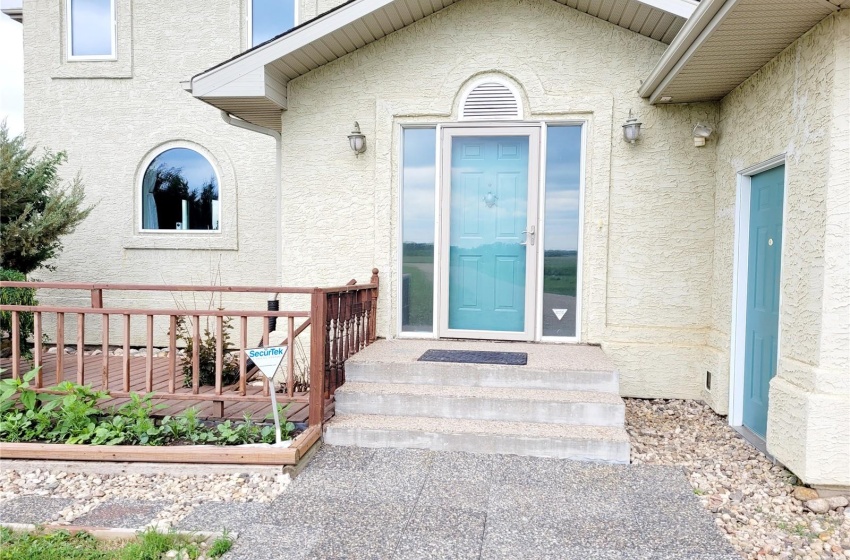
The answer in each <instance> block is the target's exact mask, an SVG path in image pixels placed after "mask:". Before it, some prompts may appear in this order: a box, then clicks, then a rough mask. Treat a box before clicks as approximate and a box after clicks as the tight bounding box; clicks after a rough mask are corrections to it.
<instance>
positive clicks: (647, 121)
mask: <svg viewBox="0 0 850 560" xmlns="http://www.w3.org/2000/svg"><path fill="white" fill-rule="evenodd" d="M522 45H525V47H522ZM531 45H533V48H529V47H528V46H531ZM663 51H664V45H663V44H661V43H658V42H656V41H653V40H651V39H648V38H645V37H642V36H640V35H637V34H634V33H632V32H630V31H628V30H625V29H622V28H619V27H616V26H614V25H611V24H609V23H606V22H603V21H601V20H599V19H596V18H593V17H591V16H588V15H586V14H582V13H580V12H577V11H575V10H572V9H569V8H566V7H565V6H563V5H559V4H557V3H554V2H548V1H542V0H498V1H496V2H492V1H491V2H483V1H481V0H465V1H464V2H461V3H458V4H457V5H454V6H451V7H449V8H447V9H446V10H443V11H441V12H439V13H437V14H435V15H434V16H432V17H429V18H426V19H425V20H422V21H420V22H418V23H416V24H414V25H412V26H410V27H408V28H405V29H404V30H402V31H400V32H397V33H395V34H393V35H391V36H389V37H386V38H384V39H382V40H380V41H377V42H376V43H373V44H371V45H368V46H366V47H364V48H363V49H360V50H359V51H357V52H355V53H353V54H351V55H349V56H346V57H344V58H342V59H340V60H338V61H335V62H333V63H331V64H328V65H326V66H324V67H322V68H319V69H317V70H315V71H313V72H311V73H309V74H307V75H305V76H303V77H301V78H298V79H296V80H293V81H292V82H291V83H290V91H289V102H290V107H289V110H288V111H287V112H285V113H284V115H283V130H284V145H283V155H284V168H285V169H286V177H285V179H284V190H285V192H287V193H289V195H288V196H286V197H285V199H284V209H283V210H284V217H285V221H286V223H287V224H288V227H287V232H285V234H284V243H283V245H284V249H283V251H284V254H283V261H284V262H285V263H288V264H291V265H292V266H291V268H284V271H283V273H284V282H286V283H291V282H295V281H296V280H299V279H303V278H305V275H306V278H307V279H308V282H309V283H320V284H321V283H325V282H329V281H331V280H333V279H334V278H335V277H337V276H338V275H339V273H340V271H342V273H343V276H356V275H359V274H362V272H361V271H362V270H364V269H367V268H368V267H371V266H372V265H375V266H377V267H378V268H379V269H381V271H382V279H383V281H384V286H385V289H384V290H383V291H382V295H381V301H380V321H379V324H380V327H379V329H380V333H381V334H382V335H385V336H394V335H396V334H397V332H396V331H397V329H396V322H395V317H396V312H397V309H396V305H395V301H396V299H397V295H398V282H397V281H396V280H397V275H396V272H397V270H396V269H397V258H396V255H397V254H398V246H397V234H398V219H397V208H398V191H399V188H398V173H397V167H398V164H399V162H398V147H399V127H400V125H401V124H406V123H438V122H453V121H456V120H457V108H456V106H455V104H456V102H457V99H456V97H457V95H458V93H459V92H460V91H461V90H462V89H463V87H464V85H465V84H467V83H468V82H469V81H470V80H471V79H474V78H476V77H478V76H480V75H484V74H499V75H502V76H505V77H507V78H508V79H510V80H513V81H514V82H515V83H516V84H517V85H518V86H519V87H520V89H521V90H522V91H523V92H524V103H525V105H526V110H527V111H528V113H527V115H528V119H529V120H537V121H539V120H551V121H557V120H565V119H583V120H586V121H587V127H588V145H587V160H586V166H587V183H586V191H585V204H584V210H585V226H584V255H583V262H582V264H583V267H584V281H583V285H582V289H583V302H584V305H583V310H582V331H583V334H582V340H583V341H584V342H591V343H601V344H603V346H604V347H605V349H606V350H607V351H608V352H609V353H610V354H611V355H612V357H613V358H614V359H615V361H616V362H617V365H618V366H619V367H620V369H621V372H622V385H621V387H622V391H623V393H624V394H627V395H637V396H668V397H696V396H698V395H699V390H700V389H699V388H700V386H701V383H702V374H701V373H700V372H701V368H702V366H703V362H704V347H705V342H706V335H707V333H708V328H709V325H710V311H711V297H710V294H711V292H710V278H711V271H712V255H711V254H712V249H713V243H714V242H713V227H714V224H713V215H714V178H713V168H714V161H715V160H714V152H713V150H712V149H697V148H695V147H694V146H693V144H692V142H691V140H690V129H691V127H692V126H693V124H694V123H695V122H696V121H698V120H702V121H711V122H713V121H716V119H717V109H716V106H715V105H712V104H698V105H692V106H687V107H659V108H652V107H649V106H647V105H644V103H643V102H642V100H641V99H640V98H639V97H638V96H637V94H636V90H637V87H638V85H639V80H640V79H642V78H643V77H645V76H646V75H647V74H648V72H649V71H650V70H651V68H652V65H653V64H654V63H655V61H656V60H657V59H658V58H659V57H660V55H661V53H662V52H663ZM630 108H631V109H634V110H635V111H636V112H637V113H638V114H639V116H640V118H641V120H642V121H643V122H644V128H643V139H642V140H641V142H639V143H638V144H635V145H634V146H630V145H628V144H626V143H624V142H623V141H622V139H621V132H620V125H621V124H622V122H624V121H625V119H626V117H627V115H628V111H629V109H630ZM355 120H357V121H359V123H360V125H361V128H362V130H363V132H364V133H365V134H366V137H367V145H368V150H367V152H366V153H365V154H363V155H362V156H360V157H359V158H355V157H354V155H353V154H352V153H351V152H350V150H349V148H348V145H347V142H346V140H345V136H346V134H348V132H349V131H350V129H351V126H352V123H353V121H355ZM659 161H663V162H664V164H663V165H659ZM317 170H319V171H318V172H317ZM296 237H297V239H298V242H297V243H293V242H292V240H293V239H295V238H296ZM303 246H309V247H316V248H317V250H314V251H310V252H304V251H303V250H301V247H303Z"/></svg>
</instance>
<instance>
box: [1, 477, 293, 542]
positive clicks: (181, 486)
mask: <svg viewBox="0 0 850 560" xmlns="http://www.w3.org/2000/svg"><path fill="white" fill-rule="evenodd" d="M5 466H7V465H5ZM169 468H172V467H169V466H167V465H163V469H164V470H165V469H169ZM288 485H289V475H288V474H275V475H268V474H251V473H249V472H244V473H236V474H208V475H178V474H151V475H146V474H128V475H104V474H79V473H67V472H62V471H52V472H51V471H49V470H42V469H38V468H37V469H35V470H28V471H19V470H16V469H9V468H4V469H3V470H2V471H0V508H2V507H3V503H5V502H6V501H7V500H12V499H14V498H18V497H22V496H45V497H52V498H70V499H72V500H73V501H72V503H71V504H70V505H68V506H67V507H65V508H63V509H62V510H61V511H59V512H58V514H56V515H55V519H53V520H52V521H53V522H54V523H57V524H60V525H71V524H74V521H75V520H76V519H78V518H81V517H84V516H85V515H86V514H88V513H89V512H91V511H92V510H93V509H95V508H96V507H97V506H99V505H101V504H103V503H105V502H110V503H112V502H116V501H119V500H140V501H150V502H160V503H161V505H162V506H163V507H161V509H160V511H159V512H158V513H157V514H156V515H155V516H154V517H153V519H152V521H151V522H150V523H148V525H151V526H157V527H159V528H160V529H162V530H167V529H169V528H171V527H173V526H174V525H176V524H177V523H178V522H179V521H180V520H182V519H183V518H184V517H186V515H187V514H189V513H190V512H191V511H192V510H194V509H195V508H196V507H204V504H206V503H209V502H260V503H269V502H271V501H272V500H274V499H275V498H276V497H277V496H278V495H279V494H280V493H281V492H283V490H284V489H285V488H286V487H287V486H288Z"/></svg>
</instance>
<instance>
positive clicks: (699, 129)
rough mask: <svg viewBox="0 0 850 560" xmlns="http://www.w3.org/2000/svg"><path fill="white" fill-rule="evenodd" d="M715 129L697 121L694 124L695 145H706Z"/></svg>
mask: <svg viewBox="0 0 850 560" xmlns="http://www.w3.org/2000/svg"><path fill="white" fill-rule="evenodd" d="M712 132H714V129H713V128H711V127H710V126H708V125H707V124H702V123H697V124H696V125H695V126H694V146H697V147H700V146H705V141H706V140H707V139H708V137H709V136H711V133H712Z"/></svg>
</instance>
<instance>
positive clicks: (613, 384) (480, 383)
mask: <svg viewBox="0 0 850 560" xmlns="http://www.w3.org/2000/svg"><path fill="white" fill-rule="evenodd" d="M429 348H441V349H450V350H451V349H457V350H484V351H491V352H492V351H504V352H526V353H527V354H528V364H527V365H524V366H504V365H491V364H460V363H441V362H420V361H418V359H419V357H420V356H421V355H422V354H423V353H424V352H425V351H426V350H428V349H429ZM345 378H346V381H354V382H358V383H395V384H398V383H405V384H416V385H461V386H468V387H505V388H518V389H554V390H558V391H592V392H605V393H615V394H616V393H618V391H619V375H618V373H617V371H616V369H615V367H614V364H613V363H612V362H611V360H610V359H609V358H608V357H607V356H606V355H605V353H604V352H602V350H601V349H600V348H599V347H596V346H581V345H564V344H557V345H556V344H523V343H501V344H500V343H492V342H479V341H444V340H440V341H433V340H382V341H378V342H377V343H375V344H373V345H371V346H369V347H368V348H365V349H364V350H362V351H361V352H358V353H357V354H355V355H354V356H352V357H351V358H349V359H348V361H347V362H346V364H345Z"/></svg>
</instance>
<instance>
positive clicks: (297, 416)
mask: <svg viewBox="0 0 850 560" xmlns="http://www.w3.org/2000/svg"><path fill="white" fill-rule="evenodd" d="M123 359H124V358H123V357H122V356H109V383H108V387H104V386H103V385H104V384H103V355H97V356H85V358H84V369H83V371H84V376H83V384H84V385H90V386H91V388H92V389H94V390H107V389H108V390H112V391H122V390H123V388H124V387H123V370H122V366H123ZM147 360H148V358H147V357H144V356H131V357H130V391H133V392H136V393H140V394H144V393H145V392H146V383H145V381H146V380H145V371H146V364H147ZM151 360H152V363H153V390H154V391H157V392H162V393H164V392H167V391H168V382H169V372H168V358H163V357H153V358H151ZM11 364H12V360H11V359H10V358H2V359H0V368H2V369H3V372H2V374H0V377H2V378H9V377H11V376H12V371H11ZM20 367H21V372H22V374H23V372H27V371H29V370H31V369H32V362H31V361H29V360H26V359H21V362H20ZM62 371H63V375H62V378H63V380H66V381H74V382H78V381H79V379H78V375H77V373H78V372H77V356H76V355H73V354H65V356H64V359H63V364H62ZM41 372H42V386H43V387H53V386H55V385H57V377H56V355H55V354H47V355H45V356H44V360H43V366H42V370H41ZM174 385H175V387H177V389H175V395H174V398H155V399H154V400H153V401H152V402H154V403H155V404H157V405H160V404H162V405H165V407H164V408H161V409H160V410H157V411H156V416H166V415H175V414H179V413H180V412H182V411H184V410H186V409H187V408H189V407H192V406H194V407H195V408H196V409H197V410H198V412H199V413H200V416H201V417H203V418H215V417H217V415H216V414H215V412H214V410H215V409H214V407H215V406H216V404H215V401H214V400H213V399H212V397H213V396H214V392H215V390H214V387H212V386H207V385H205V386H201V387H200V390H199V394H198V395H197V398H193V397H195V396H194V395H192V389H191V388H188V387H183V372H182V369H180V368H179V367H178V371H177V378H176V379H175V380H174ZM222 394H223V396H229V397H230V398H231V399H233V398H234V397H236V398H240V399H244V400H238V401H237V400H224V416H223V417H224V418H231V419H241V418H242V417H243V415H244V414H245V413H249V414H251V417H252V418H253V419H254V420H262V419H264V418H265V416H266V415H267V414H270V413H271V411H272V407H271V397H268V396H263V387H262V385H248V387H247V389H246V395H245V396H244V397H241V396H239V394H238V391H236V390H230V391H227V390H225V391H223V392H222ZM306 395H307V393H296V394H295V396H296V397H301V398H304V397H306ZM202 399H203V400H202ZM128 400H129V399H127V398H113V399H104V400H102V401H101V402H100V403H99V406H100V407H102V408H109V407H111V406H117V405H121V404H123V403H125V402H127V401H128ZM305 400H306V399H305ZM277 401H278V403H279V404H285V403H286V402H288V398H287V397H286V396H285V395H284V394H281V393H278V394H277ZM333 408H334V407H333V398H331V399H328V400H327V401H326V402H325V418H326V419H328V418H330V417H331V416H333ZM307 417H308V405H307V402H293V403H292V405H291V406H290V408H289V410H288V411H287V419H288V420H289V421H290V422H306V421H307Z"/></svg>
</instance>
